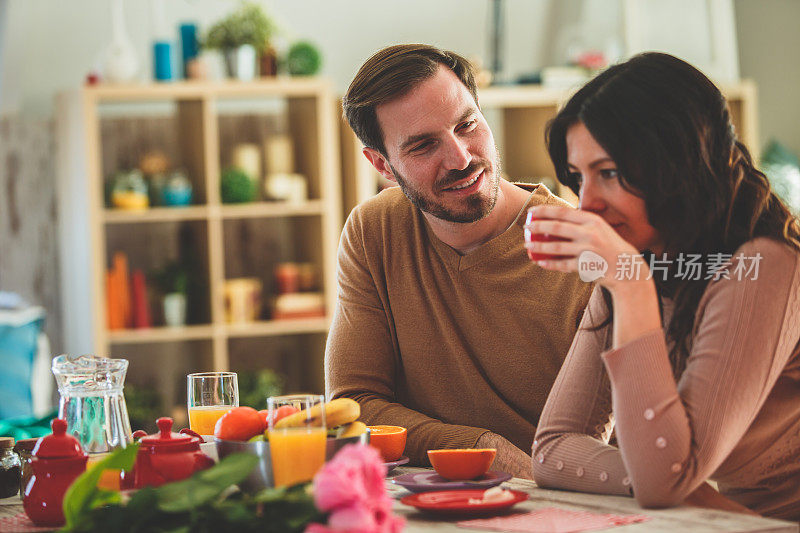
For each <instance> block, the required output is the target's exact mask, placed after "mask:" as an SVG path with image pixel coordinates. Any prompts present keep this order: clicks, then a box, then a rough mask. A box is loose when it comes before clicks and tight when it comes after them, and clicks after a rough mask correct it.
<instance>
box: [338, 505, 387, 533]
mask: <svg viewBox="0 0 800 533" xmlns="http://www.w3.org/2000/svg"><path fill="white" fill-rule="evenodd" d="M328 527H330V528H331V529H332V530H333V531H348V532H352V533H373V532H377V531H379V530H378V524H377V522H376V521H375V514H374V513H373V512H372V510H371V509H369V508H368V507H366V506H365V505H358V504H357V505H351V506H350V507H340V508H338V509H336V510H334V511H333V513H331V516H330V517H329V518H328Z"/></svg>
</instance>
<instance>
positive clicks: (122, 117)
mask: <svg viewBox="0 0 800 533" xmlns="http://www.w3.org/2000/svg"><path fill="white" fill-rule="evenodd" d="M206 109H207V108H206V103H205V102H204V101H203V100H201V99H176V100H143V101H138V102H124V103H122V102H116V103H103V104H101V105H100V106H99V108H98V121H99V124H98V126H99V135H100V138H101V139H102V141H101V143H102V144H101V149H100V153H99V154H98V156H99V162H100V172H101V175H102V177H103V183H104V184H105V187H106V189H107V190H106V195H107V196H108V193H109V190H108V189H109V188H110V185H109V183H110V182H111V181H112V180H113V178H114V175H115V174H116V173H117V172H119V171H123V172H126V171H129V170H132V169H137V168H139V167H140V165H141V163H142V161H143V158H144V157H145V156H152V155H153V154H156V153H158V154H162V155H163V156H165V157H166V163H167V166H166V169H165V173H166V175H169V174H170V173H171V172H173V171H178V170H180V171H183V173H184V174H185V175H186V177H187V179H188V180H189V182H190V183H191V184H192V191H193V194H192V204H193V205H202V204H205V203H207V202H208V191H207V169H206V164H205V161H204V147H205V137H206V133H207V132H206V122H205V120H204V114H205V112H206ZM144 177H145V179H146V180H147V181H148V188H150V187H152V186H153V184H152V182H151V181H150V180H151V179H152V176H147V175H145V176H144ZM150 196H151V202H150V204H151V205H153V201H154V195H153V194H152V193H151V194H150ZM109 201H110V198H107V199H106V202H109Z"/></svg>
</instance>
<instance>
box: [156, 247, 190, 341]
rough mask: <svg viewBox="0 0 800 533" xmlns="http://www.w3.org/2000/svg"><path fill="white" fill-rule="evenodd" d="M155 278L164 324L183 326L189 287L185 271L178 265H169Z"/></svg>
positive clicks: (174, 263)
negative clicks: (160, 293)
mask: <svg viewBox="0 0 800 533" xmlns="http://www.w3.org/2000/svg"><path fill="white" fill-rule="evenodd" d="M155 277H156V283H157V284H158V285H159V287H161V291H162V293H163V299H162V304H163V309H164V323H165V324H166V325H167V326H170V327H180V326H185V325H186V288H187V286H188V285H189V274H188V273H187V272H186V269H185V268H184V267H183V266H182V265H181V264H180V263H177V262H173V263H169V264H167V265H166V266H165V267H164V268H162V269H161V270H160V271H158V272H157V273H156V276H155Z"/></svg>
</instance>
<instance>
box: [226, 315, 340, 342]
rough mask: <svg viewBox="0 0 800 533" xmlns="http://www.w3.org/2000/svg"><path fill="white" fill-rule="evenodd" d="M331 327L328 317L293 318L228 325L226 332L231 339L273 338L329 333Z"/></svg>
mask: <svg viewBox="0 0 800 533" xmlns="http://www.w3.org/2000/svg"><path fill="white" fill-rule="evenodd" d="M329 327H330V319H329V318H328V317H320V318H293V319H285V320H260V321H257V322H248V323H244V324H226V325H225V331H226V333H227V334H228V337H229V338H244V337H272V336H276V335H297V334H302V333H327V332H328V328H329Z"/></svg>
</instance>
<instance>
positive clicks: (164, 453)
mask: <svg viewBox="0 0 800 533" xmlns="http://www.w3.org/2000/svg"><path fill="white" fill-rule="evenodd" d="M156 425H157V426H158V429H159V430H160V432H159V433H154V434H153V435H146V436H142V437H141V438H140V439H139V451H138V452H137V453H136V463H135V464H134V465H133V487H134V488H137V489H140V488H142V487H158V486H159V485H163V484H165V483H170V482H172V481H179V480H181V479H186V478H187V477H190V476H191V475H192V474H194V473H195V472H198V471H200V470H205V469H206V468H209V467H211V466H213V465H214V460H213V459H211V458H210V457H209V456H207V455H206V454H204V453H203V452H202V451H201V450H200V443H201V442H203V438H202V437H200V436H199V435H196V434H195V435H191V434H188V435H187V434H183V433H173V432H172V419H171V418H169V417H162V418H159V419H158V420H156ZM143 433H144V432H143V431H142V432H139V431H137V432H136V433H134V437H135V438H136V437H139V435H141V434H143ZM127 478H128V476H127V475H126V476H125V479H126V481H127ZM126 485H129V482H127V483H126V482H125V481H123V486H126Z"/></svg>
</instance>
